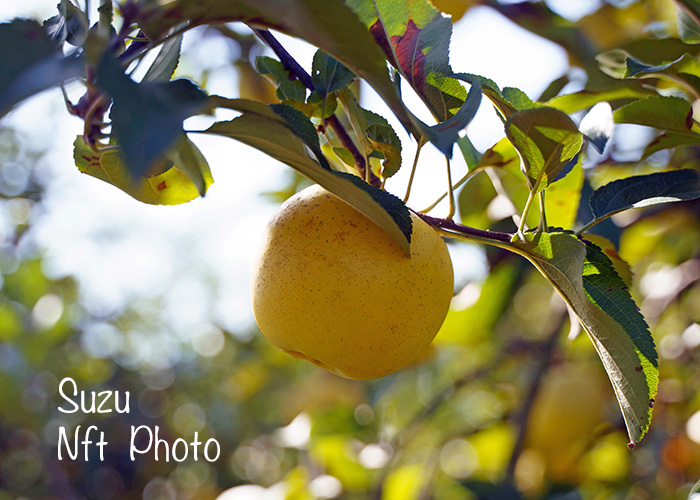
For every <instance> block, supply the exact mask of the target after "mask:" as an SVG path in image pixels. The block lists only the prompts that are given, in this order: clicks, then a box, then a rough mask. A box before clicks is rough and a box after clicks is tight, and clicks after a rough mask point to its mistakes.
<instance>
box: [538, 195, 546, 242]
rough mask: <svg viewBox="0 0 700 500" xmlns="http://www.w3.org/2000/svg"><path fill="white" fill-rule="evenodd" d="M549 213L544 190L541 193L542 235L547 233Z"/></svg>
mask: <svg viewBox="0 0 700 500" xmlns="http://www.w3.org/2000/svg"><path fill="white" fill-rule="evenodd" d="M547 227H548V226H547V211H546V210H545V206H544V189H543V190H542V191H540V228H539V231H540V232H542V233H546V232H547Z"/></svg>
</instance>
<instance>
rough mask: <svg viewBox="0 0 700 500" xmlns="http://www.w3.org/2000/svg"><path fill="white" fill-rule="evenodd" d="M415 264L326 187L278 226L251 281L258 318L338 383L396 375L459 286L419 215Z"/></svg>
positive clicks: (273, 225)
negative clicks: (335, 376)
mask: <svg viewBox="0 0 700 500" xmlns="http://www.w3.org/2000/svg"><path fill="white" fill-rule="evenodd" d="M411 217H412V221H413V234H412V240H411V256H410V258H409V256H408V255H406V253H405V252H404V251H403V250H402V249H401V247H400V246H399V245H398V244H397V243H396V242H395V241H394V240H393V239H391V237H389V236H388V235H387V234H386V233H385V232H384V231H383V230H382V229H381V228H379V226H377V225H376V224H374V223H373V222H372V221H371V220H369V219H368V218H367V217H365V216H364V215H363V214H361V213H360V212H358V211H357V210H356V209H354V208H353V207H351V206H350V205H348V204H347V203H345V202H344V201H342V200H341V199H340V198H337V197H336V196H334V195H332V194H331V193H329V192H328V191H326V190H325V189H323V188H321V187H320V186H312V187H309V188H307V189H304V190H303V191H301V192H300V193H297V194H296V195H294V196H293V197H291V198H290V199H289V200H287V201H286V202H285V203H284V204H283V205H282V207H281V208H280V210H279V211H278V213H277V214H276V215H275V216H274V217H273V219H272V220H271V221H270V223H269V225H268V227H267V231H266V234H265V237H264V241H263V244H262V246H261V249H260V252H259V255H258V258H257V260H256V262H255V264H254V267H253V271H252V280H251V281H252V284H251V295H252V302H253V313H254V314H255V319H256V321H257V323H258V326H259V327H260V330H261V331H262V333H263V335H264V336H265V337H266V338H267V339H268V340H269V341H270V342H271V343H272V344H274V345H275V346H277V347H279V348H280V349H282V350H283V351H285V352H287V353H289V354H291V355H293V356H296V357H298V358H301V359H305V360H307V361H310V362H311V363H313V364H315V365H317V366H320V367H322V368H325V369H327V370H330V371H331V372H334V373H336V374H338V375H341V376H344V377H347V378H351V379H358V380H365V379H372V378H378V377H382V376H384V375H388V374H389V373H392V372H394V371H396V370H398V369H400V368H402V367H404V366H406V365H408V364H410V363H411V362H412V361H414V360H415V359H416V358H418V357H419V355H421V353H423V352H425V351H426V349H427V348H428V346H429V345H430V343H431V341H432V340H433V337H434V336H435V334H436V333H437V331H438V330H439V328H440V326H441V325H442V322H443V320H444V319H445V316H446V314H447V310H448V308H449V305H450V300H451V298H452V292H453V286H454V277H453V270H452V262H451V260H450V256H449V253H448V251H447V247H446V245H445V243H444V241H443V240H442V238H440V236H439V235H438V234H437V233H436V232H435V230H433V228H431V227H430V226H429V225H428V224H426V223H425V222H423V221H422V220H421V219H419V218H418V217H417V216H415V215H414V214H411Z"/></svg>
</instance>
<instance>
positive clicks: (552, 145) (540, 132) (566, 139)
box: [506, 108, 583, 192]
mask: <svg viewBox="0 0 700 500" xmlns="http://www.w3.org/2000/svg"><path fill="white" fill-rule="evenodd" d="M506 135H507V136H508V138H509V139H510V140H511V142H512V143H513V145H514V146H515V147H516V148H517V150H518V152H519V153H520V156H521V157H522V159H523V164H524V168H525V173H526V175H527V178H528V181H529V183H530V188H531V189H533V190H534V191H536V192H537V191H540V190H542V189H544V188H545V187H547V185H548V184H549V183H550V182H552V181H553V180H554V178H555V177H556V176H557V174H558V173H559V172H561V171H562V169H564V167H566V166H567V164H568V163H569V162H571V161H572V160H574V159H575V158H576V155H577V154H578V153H579V151H580V150H581V146H582V144H583V136H582V135H581V133H580V132H579V131H578V128H577V127H576V125H575V124H574V122H573V121H571V118H569V117H568V116H567V115H566V114H564V113H562V112H561V111H558V110H556V109H553V108H533V109H525V110H523V111H518V112H516V113H514V114H513V115H511V117H510V118H509V119H508V121H507V122H506Z"/></svg>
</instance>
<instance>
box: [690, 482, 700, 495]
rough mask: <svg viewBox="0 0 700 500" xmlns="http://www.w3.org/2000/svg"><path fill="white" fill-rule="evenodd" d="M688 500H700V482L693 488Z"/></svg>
mask: <svg viewBox="0 0 700 500" xmlns="http://www.w3.org/2000/svg"><path fill="white" fill-rule="evenodd" d="M688 500H700V480H698V482H697V483H695V486H693V487H692V488H691V490H690V493H689V494H688Z"/></svg>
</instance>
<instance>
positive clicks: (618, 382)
mask: <svg viewBox="0 0 700 500" xmlns="http://www.w3.org/2000/svg"><path fill="white" fill-rule="evenodd" d="M525 237H526V239H527V241H524V242H517V243H514V247H515V248H516V249H518V250H520V252H519V253H521V255H523V256H524V257H525V258H527V259H528V260H529V261H530V262H531V263H532V264H533V265H534V266H535V267H536V268H537V269H538V270H539V271H540V273H542V275H543V276H544V277H545V278H547V280H548V281H549V282H550V283H551V284H552V286H553V287H554V288H555V290H557V292H559V294H560V295H561V296H562V298H563V299H564V300H565V301H566V303H567V304H568V305H569V306H570V307H571V309H572V310H573V311H574V312H575V314H576V316H577V317H578V319H579V320H580V322H581V325H582V326H583V329H584V330H585V331H586V333H587V334H588V336H589V338H590V339H591V341H592V342H593V345H594V346H595V348H596V351H597V352H598V355H599V356H600V359H601V361H602V362H603V366H604V367H605V370H606V372H607V374H608V377H609V378H610V382H611V383H612V386H613V389H614V391H615V396H616V397H617V400H618V403H619V405H620V409H621V411H622V416H623V418H624V420H625V425H626V426H627V433H628V434H629V437H630V442H631V445H634V444H636V443H638V442H639V441H640V440H641V439H642V438H643V437H644V435H645V434H646V432H647V430H648V428H649V423H650V421H651V405H653V401H652V400H653V398H654V397H655V395H656V385H657V380H658V370H656V368H655V367H654V366H653V365H652V363H651V362H650V361H649V360H648V359H647V358H646V356H644V355H643V354H641V352H640V351H639V350H638V349H637V348H636V346H635V344H634V342H633V341H632V338H631V337H630V335H629V334H628V332H627V331H626V330H625V326H627V325H624V326H623V325H621V324H620V323H618V322H617V321H615V319H613V317H611V316H610V315H609V314H607V313H606V312H605V311H604V310H603V309H601V308H600V307H599V306H598V305H596V304H594V303H593V302H591V300H589V298H588V296H587V294H586V290H585V288H584V278H583V273H584V263H585V261H586V255H587V250H586V245H584V244H583V243H582V242H581V241H579V240H578V239H577V238H576V237H575V236H573V235H571V234H568V233H536V234H530V233H528V234H526V235H525Z"/></svg>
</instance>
